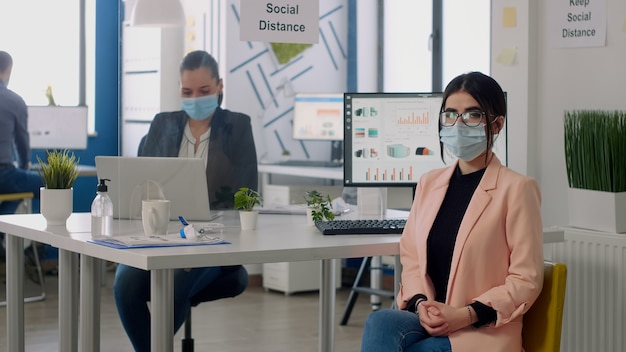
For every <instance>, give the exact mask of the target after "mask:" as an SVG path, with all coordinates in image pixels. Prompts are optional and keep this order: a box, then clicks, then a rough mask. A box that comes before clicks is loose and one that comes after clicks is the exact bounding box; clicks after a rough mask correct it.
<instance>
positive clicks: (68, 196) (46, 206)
mask: <svg viewBox="0 0 626 352" xmlns="http://www.w3.org/2000/svg"><path fill="white" fill-rule="evenodd" d="M39 191H40V199H39V208H40V211H41V215H43V217H44V218H45V219H46V222H47V224H48V226H57V225H63V226H65V222H66V221H67V218H69V217H70V215H72V208H73V206H74V190H73V188H69V189H47V188H45V187H41V188H40V189H39Z"/></svg>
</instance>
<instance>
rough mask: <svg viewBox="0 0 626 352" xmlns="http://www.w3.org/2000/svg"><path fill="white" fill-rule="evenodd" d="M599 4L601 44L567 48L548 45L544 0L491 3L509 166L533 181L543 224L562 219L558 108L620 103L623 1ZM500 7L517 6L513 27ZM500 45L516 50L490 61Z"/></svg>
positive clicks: (625, 33)
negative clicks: (603, 19)
mask: <svg viewBox="0 0 626 352" xmlns="http://www.w3.org/2000/svg"><path fill="white" fill-rule="evenodd" d="M593 1H600V0H593ZM606 2H607V14H608V15H607V43H606V46H605V47H598V48H574V49H560V48H553V47H551V45H550V43H549V41H548V36H547V32H548V28H549V23H550V21H551V20H552V21H553V20H554V19H550V18H549V17H548V16H549V13H550V11H549V6H548V2H546V1H528V0H524V1H520V0H516V1H513V0H506V1H493V2H492V53H491V54H492V75H493V76H494V78H496V79H497V80H498V81H499V82H500V83H501V84H502V85H503V88H504V89H505V90H507V91H508V92H509V114H508V115H509V120H508V121H509V131H510V132H511V131H513V132H514V133H509V152H510V154H509V155H510V163H509V165H510V166H511V167H512V168H513V169H515V170H516V171H519V172H521V173H525V174H528V175H530V176H533V177H536V178H537V179H538V181H539V183H540V186H541V190H542V195H543V207H542V214H543V222H544V226H552V225H564V224H567V223H568V221H569V219H568V214H567V188H568V184H567V176H566V171H565V157H564V148H563V114H564V111H566V110H572V109H607V110H614V109H621V110H625V109H626V99H625V97H626V96H625V93H626V88H624V82H625V81H626V45H624V43H625V42H626V29H625V28H624V26H626V24H625V21H626V2H625V1H623V0H606ZM504 7H515V8H516V9H517V26H516V27H515V28H503V26H502V9H503V8H504ZM508 47H515V48H517V58H516V60H515V62H514V63H513V65H510V66H509V65H502V64H499V63H497V62H496V60H495V58H496V57H497V56H498V55H499V54H500V52H501V50H502V49H503V48H508ZM590 152H593V151H590Z"/></svg>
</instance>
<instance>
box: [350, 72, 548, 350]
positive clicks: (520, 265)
mask: <svg viewBox="0 0 626 352" xmlns="http://www.w3.org/2000/svg"><path fill="white" fill-rule="evenodd" d="M441 111H442V112H441V114H440V139H441V143H442V144H443V146H444V147H445V149H446V150H447V152H449V153H451V154H452V155H454V156H456V157H457V161H456V162H455V163H454V164H453V165H450V166H449V167H446V168H443V169H438V170H434V171H431V172H429V173H426V174H425V175H423V176H422V177H421V179H420V180H419V183H418V185H417V189H416V192H415V199H414V201H413V206H412V207H411V212H410V214H409V218H408V220H407V223H406V227H405V229H404V233H403V234H402V237H401V239H400V259H401V262H402V286H401V289H400V292H399V294H398V297H397V304H398V308H399V309H398V310H391V309H385V310H380V311H376V312H374V313H372V314H370V316H369V317H368V319H367V321H366V323H365V329H364V332H363V340H362V345H361V351H363V352H366V351H376V352H381V351H410V352H418V351H430V352H433V351H437V352H439V351H442V352H443V351H453V352H465V351H467V352H475V351H490V352H500V351H501V352H515V351H519V352H521V351H523V348H522V317H523V314H524V313H525V312H526V311H528V309H529V308H530V306H531V305H532V304H533V302H534V301H535V299H536V298H537V296H538V295H539V293H540V292H541V288H542V282H543V238H542V237H543V229H542V224H541V214H540V207H541V195H540V192H539V187H538V185H537V183H536V181H535V180H534V179H531V178H529V177H526V176H523V175H520V174H518V173H516V172H514V171H512V170H510V169H508V168H507V167H505V166H503V165H502V164H501V163H500V161H499V160H498V158H497V157H496V156H495V155H494V153H493V151H492V147H493V141H494V139H495V138H496V137H497V134H498V132H499V131H500V130H501V129H502V126H503V124H504V116H505V115H506V100H505V95H504V93H503V91H502V88H501V87H500V85H499V84H498V83H497V82H496V81H495V80H494V79H492V78H491V77H489V76H486V75H484V74H482V73H479V72H471V73H467V74H463V75H460V76H458V77H456V78H455V79H453V80H452V81H451V82H450V83H449V84H448V86H447V87H446V90H445V92H444V96H443V103H442V108H441Z"/></svg>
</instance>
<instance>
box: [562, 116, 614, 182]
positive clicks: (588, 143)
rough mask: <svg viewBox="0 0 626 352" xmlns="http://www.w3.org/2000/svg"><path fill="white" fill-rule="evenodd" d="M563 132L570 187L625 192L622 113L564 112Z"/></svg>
mask: <svg viewBox="0 0 626 352" xmlns="http://www.w3.org/2000/svg"><path fill="white" fill-rule="evenodd" d="M564 133H565V135H564V141H565V165H566V169H567V179H568V182H569V186H570V187H572V188H580V189H588V190H595V191H603V192H616V193H617V192H625V191H626V112H624V111H598V110H578V111H566V112H565V118H564Z"/></svg>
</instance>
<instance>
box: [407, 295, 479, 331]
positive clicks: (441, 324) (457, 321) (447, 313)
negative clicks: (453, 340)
mask: <svg viewBox="0 0 626 352" xmlns="http://www.w3.org/2000/svg"><path fill="white" fill-rule="evenodd" d="M470 309H471V313H470V314H474V315H475V314H476V313H474V310H473V308H470ZM417 312H418V316H419V319H420V323H421V324H422V326H423V327H424V329H425V330H426V331H427V332H428V333H429V334H430V335H431V336H448V335H450V334H451V333H453V332H455V331H457V330H459V329H463V328H464V327H466V326H468V325H470V321H471V320H470V319H468V308H467V307H466V306H464V307H460V308H455V307H452V306H450V305H447V304H444V303H441V302H437V301H431V300H428V301H422V302H420V303H419V304H418V306H417Z"/></svg>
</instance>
